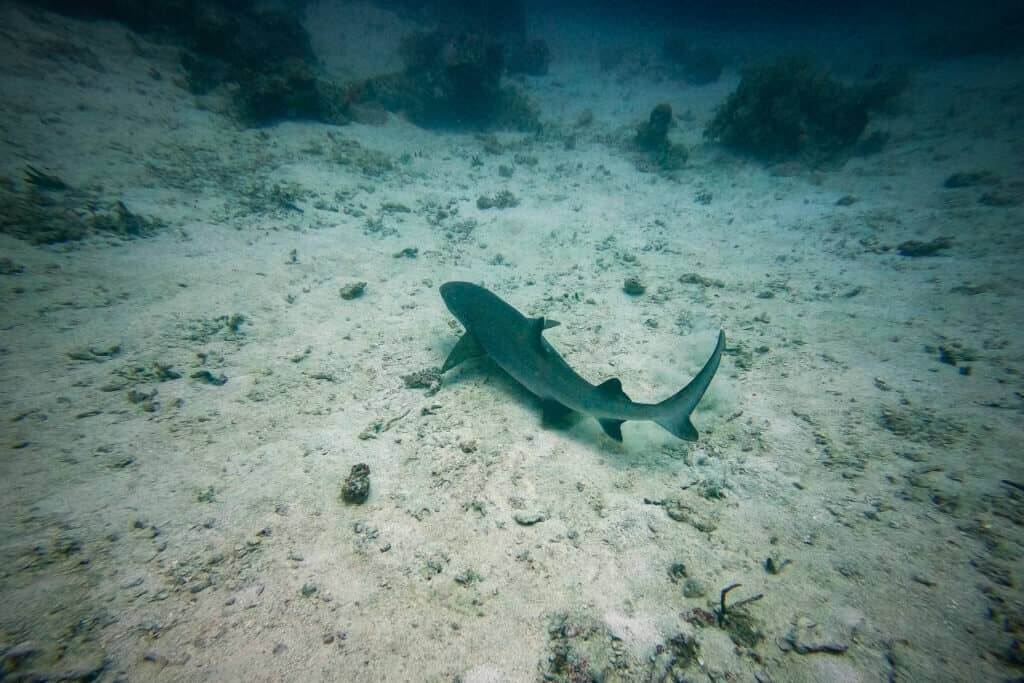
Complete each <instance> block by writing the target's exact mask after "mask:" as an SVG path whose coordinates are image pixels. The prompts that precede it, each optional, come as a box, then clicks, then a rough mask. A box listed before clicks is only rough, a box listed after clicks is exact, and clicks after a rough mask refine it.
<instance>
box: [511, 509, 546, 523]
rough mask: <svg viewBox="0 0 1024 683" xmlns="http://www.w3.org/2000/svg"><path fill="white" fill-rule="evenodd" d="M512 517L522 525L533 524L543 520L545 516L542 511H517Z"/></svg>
mask: <svg viewBox="0 0 1024 683" xmlns="http://www.w3.org/2000/svg"><path fill="white" fill-rule="evenodd" d="M513 519H514V520H516V523H517V524H521V525H522V526H533V525H534V524H536V523H538V522H543V521H544V519H545V517H544V513H542V512H517V513H516V514H515V515H514V516H513Z"/></svg>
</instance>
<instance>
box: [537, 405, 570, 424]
mask: <svg viewBox="0 0 1024 683" xmlns="http://www.w3.org/2000/svg"><path fill="white" fill-rule="evenodd" d="M541 405H542V409H543V410H544V417H543V420H544V424H545V425H546V426H548V427H556V426H558V425H562V424H563V423H564V422H565V421H566V418H568V417H569V415H571V414H572V408H569V407H567V406H564V405H562V404H561V403H559V402H558V401H556V400H555V399H553V398H546V399H544V402H543V403H542V404H541Z"/></svg>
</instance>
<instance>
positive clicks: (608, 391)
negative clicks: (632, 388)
mask: <svg viewBox="0 0 1024 683" xmlns="http://www.w3.org/2000/svg"><path fill="white" fill-rule="evenodd" d="M597 392H598V393H599V394H601V395H602V396H604V397H605V398H609V399H626V400H627V401H628V400H629V396H626V392H625V391H623V390H622V382H620V381H619V378H618V377H612V378H611V379H607V380H605V381H603V382H601V383H600V384H598V385H597Z"/></svg>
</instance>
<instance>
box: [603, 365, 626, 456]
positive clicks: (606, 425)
mask: <svg viewBox="0 0 1024 683" xmlns="http://www.w3.org/2000/svg"><path fill="white" fill-rule="evenodd" d="M615 381H616V382H618V381H619V380H615ZM598 422H600V423H601V429H603V430H604V433H605V434H607V435H608V436H610V437H612V438H613V439H615V440H616V441H622V423H623V422H625V420H598Z"/></svg>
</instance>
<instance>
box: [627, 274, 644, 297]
mask: <svg viewBox="0 0 1024 683" xmlns="http://www.w3.org/2000/svg"><path fill="white" fill-rule="evenodd" d="M622 291H623V292H625V293H626V294H628V295H630V296H640V295H641V294H643V293H644V292H646V291H647V287H646V286H645V285H644V284H643V283H642V282H640V278H638V277H637V276H635V275H630V276H629V277H627V278H626V281H625V282H623V283H622Z"/></svg>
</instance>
